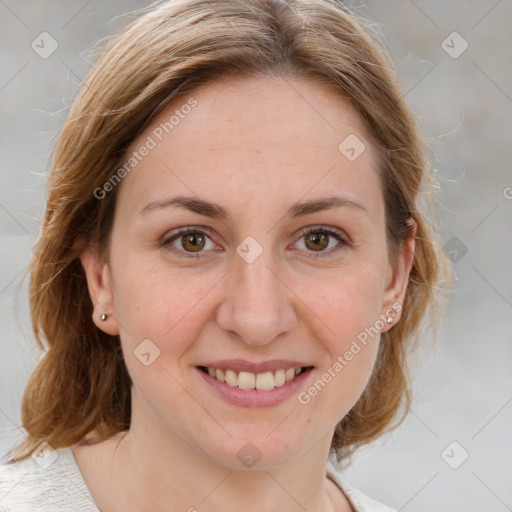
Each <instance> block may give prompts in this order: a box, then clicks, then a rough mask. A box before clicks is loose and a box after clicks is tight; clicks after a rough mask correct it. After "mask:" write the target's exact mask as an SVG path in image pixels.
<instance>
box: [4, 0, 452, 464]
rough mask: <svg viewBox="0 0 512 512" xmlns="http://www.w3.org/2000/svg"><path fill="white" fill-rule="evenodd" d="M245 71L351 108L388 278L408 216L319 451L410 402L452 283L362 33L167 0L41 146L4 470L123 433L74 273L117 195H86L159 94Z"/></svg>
mask: <svg viewBox="0 0 512 512" xmlns="http://www.w3.org/2000/svg"><path fill="white" fill-rule="evenodd" d="M257 75H266V76H270V77H284V78H289V77H290V78H301V79H304V80H313V81H316V82H321V83H325V84H330V85H332V86H334V88H335V90H337V91H339V94H340V96H341V97H343V98H345V99H348V100H349V101H350V103H351V104H352V106H353V107H354V108H355V109H356V111H357V113H358V114H359V116H360V118H361V120H362V121H363V124H364V127H365V130H366V134H367V136H368V137H369V139H370V140H371V142H372V144H373V145H374V146H375V148H376V149H377V154H378V157H379V177H380V182H381V187H382V192H383V197H384V202H385V213H386V237H387V243H388V255H389V259H390V262H391V263H392V265H393V266H396V262H397V255H398V251H399V249H400V247H401V246H403V244H404V242H405V241H406V240H407V238H408V237H409V236H410V234H411V219H413V220H414V221H415V223H416V225H417V231H416V235H415V255H414V261H413V266H412V269H411V273H410V276H409V282H408V286H407V290H406V294H405V300H404V303H403V310H402V318H401V320H400V321H399V322H398V323H397V324H396V325H394V326H393V327H392V328H391V329H390V330H388V331H387V332H385V333H383V334H382V335H381V342H380V346H379V350H378V354H377V361H376V364H375V366H374V369H373V373H372V375H371V377H370V379H369V381H368V383H367V386H366V388H365V390H364V391H363V393H362V394H361V396H360V397H359V399H358V401H357V402H356V403H355V405H354V406H353V407H352V409H351V410H350V411H349V412H348V413H347V414H346V416H345V417H344V418H343V419H342V420H341V421H340V422H339V424H338V425H337V426H336V429H335V433H334V436H333V439H332V443H331V454H335V455H336V459H337V462H338V463H339V462H340V461H342V460H345V459H346V458H349V456H350V455H351V454H352V453H353V452H354V451H355V450H356V449H357V448H358V447H360V446H362V445H364V444H366V443H369V442H371V441H373V440H375V439H376V438H377V437H379V436H380V435H382V434H383V433H384V432H386V431H389V430H391V429H392V428H394V427H396V426H397V425H398V424H400V423H401V422H402V421H403V418H404V417H405V415H406V413H407V408H408V406H409V405H410V401H411V390H410V376H409V372H408V366H407V360H408V358H407V356H408V354H409V352H410V349H411V346H412V345H413V340H414V339H417V338H418V337H419V333H420V332H422V331H423V329H422V324H423V323H424V318H426V317H427V315H428V317H429V318H430V323H429V328H430V327H431V326H432V325H434V324H435V325H437V319H438V317H439V313H440V312H442V307H441V299H440V296H439V293H437V292H438V291H439V290H441V289H442V286H441V285H442V283H443V282H449V278H450V277H451V273H450V272H451V271H450V268H449V263H448V261H447V258H446V255H445V254H444V253H443V251H442V249H441V244H440V239H439V238H438V234H437V232H436V230H435V228H433V227H432V226H431V225H430V222H429V220H428V219H427V217H426V213H429V214H431V213H432V212H431V211H428V210H427V211H426V212H422V211H420V206H419V203H418V202H419V201H420V199H421V198H423V197H426V198H427V199H428V197H430V191H431V190H434V189H435V188H436V185H437V183H436V181H435V180H434V177H433V174H432V172H431V169H430V166H429V164H428V158H427V153H428V151H427V148H426V145H425V143H424V141H423V137H422V135H421V133H420V131H419V128H418V126H417V122H416V120H415V118H414V116H413V114H412V113H411V111H410V109H409V108H408V107H407V105H406V104H405V102H404V100H403V92H402V90H401V87H400V85H399V83H398V79H397V77H396V73H395V71H394V68H393V66H392V64H391V62H390V60H389V57H388V55H387V53H386V51H385V50H384V49H383V47H382V45H381V44H380V41H379V38H378V36H377V35H376V33H375V31H374V29H373V28H372V26H371V23H370V22H367V21H365V20H363V19H362V18H360V17H359V16H358V15H356V14H354V13H351V12H350V11H348V10H347V8H346V7H345V6H343V5H342V4H341V3H339V2H337V1H335V0H172V1H168V2H163V3H158V4H157V5H154V4H153V5H152V6H150V9H149V10H148V12H146V13H143V15H142V16H140V17H139V18H137V19H135V20H134V21H132V22H131V23H130V24H129V25H128V26H127V27H126V28H125V29H123V30H122V32H121V33H120V34H118V35H117V36H115V37H114V38H112V39H110V40H108V44H107V45H106V48H105V49H104V51H103V53H102V54H101V55H100V57H99V59H98V61H97V63H96V65H95V66H94V67H93V68H92V69H91V71H90V72H89V74H88V76H87V78H86V79H85V81H84V83H83V84H82V85H81V87H80V88H79V90H78V93H77V95H76V98H75V99H74V101H73V104H72V107H71V110H70V112H69V115H68V118H67V120H66V121H65V123H64V125H63V127H62V128H61V131H60V133H59V135H58V138H57V140H56V143H55V145H54V148H53V151H52V159H51V168H50V171H49V176H48V196H47V206H46V211H45V215H44V219H43V223H42V227H41V230H40V234H39V238H38V241H37V246H36V250H35V253H34V256H33V258H32V260H31V262H30V266H29V272H30V285H29V301H30V311H31V320H32V328H33V332H34V335H35V339H36V342H37V345H38V346H39V348H40V349H41V350H42V351H43V354H42V357H41V359H40V361H39V362H38V364H37V366H36V368H35V369H34V371H33V373H32V374H31V376H30V378H29V380H28V383H27V386H26V388H25V391H24V395H23V400H22V424H23V427H24V429H25V430H26V436H25V438H24V439H23V440H22V441H21V442H20V443H19V444H18V445H17V446H15V447H14V448H12V449H11V451H10V452H9V453H10V454H12V453H14V455H15V456H14V457H12V458H11V459H10V460H9V461H8V463H13V462H16V461H19V460H23V459H24V458H26V457H28V456H30V454H31V453H33V451H34V450H35V449H36V448H37V447H38V446H39V445H40V444H41V443H42V442H44V441H46V442H47V443H49V445H50V446H51V447H53V448H54V449H58V448H64V447H68V446H71V445H73V444H75V443H77V442H79V441H82V442H85V441H84V437H85V436H86V435H87V434H89V433H90V432H91V431H93V430H94V431H95V433H96V437H93V438H89V439H88V440H87V441H86V442H85V443H86V444H94V443H96V442H100V441H102V440H105V439H108V438H110V437H111V436H113V435H114V434H116V433H118V432H121V431H126V430H127V429H129V427H130V417H131V389H130V388H131V384H132V381H131V378H130V376H129V374H128V371H127V368H126V366H125V362H124V359H123V355H122V352H121V347H120V339H119V336H112V335H109V334H106V333H104V332H102V331H101V330H100V329H98V328H97V327H96V325H95V324H94V322H93V320H92V312H93V306H92V302H91V299H90V296H89V293H88V288H87V282H86V279H85V274H84V270H83V268H82V265H81V262H80V255H81V253H82V252H83V251H84V250H85V249H86V248H89V247H93V248H96V249H97V250H99V251H100V253H101V254H104V253H105V251H106V248H107V247H108V241H109V236H110V232H111V229H112V223H113V214H114V209H115V204H116V195H117V191H116V188H115V187H113V189H112V191H110V192H109V193H108V194H106V195H105V197H104V198H102V199H101V200H99V199H97V198H96V197H95V195H94V191H95V190H96V189H97V188H98V187H101V186H103V184H104V183H106V182H107V181H108V180H109V179H111V177H112V176H113V175H114V173H115V171H116V169H119V167H120V166H121V165H122V162H123V160H124V159H125V158H126V148H127V147H129V145H130V144H131V143H132V142H133V141H134V140H135V139H136V138H137V136H138V135H139V134H140V133H141V132H142V131H143V130H144V129H145V128H146V127H147V126H148V124H149V123H151V121H152V119H154V117H155V116H156V115H157V114H158V113H159V112H161V110H162V109H163V108H164V107H165V106H166V105H167V104H168V103H169V102H170V101H171V100H172V99H173V98H176V97H178V96H181V95H185V94H189V93H190V92H191V91H193V90H194V88H196V87H198V86H200V85H202V84H206V83H208V82H211V81H213V80H215V79H217V78H220V77H227V76H240V77H251V76H257ZM117 188H119V187H117ZM429 204H430V203H429ZM401 404H403V405H404V406H405V407H403V411H402V412H403V414H402V415H401V416H400V417H399V418H397V417H398V416H399V415H398V412H399V411H400V409H401V407H400V406H401ZM394 420H397V421H395V422H394Z"/></svg>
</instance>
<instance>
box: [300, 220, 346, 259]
mask: <svg viewBox="0 0 512 512" xmlns="http://www.w3.org/2000/svg"><path fill="white" fill-rule="evenodd" d="M300 245H303V247H301V249H303V250H305V251H306V253H309V254H308V256H309V257H310V258H320V257H327V256H332V255H334V254H336V253H338V252H339V251H341V250H343V249H347V248H348V247H350V246H351V244H350V242H348V241H347V240H346V239H345V236H344V233H343V232H342V231H339V230H337V229H336V230H335V229H334V228H330V229H327V228H325V227H323V226H322V227H316V228H310V229H307V230H306V231H305V232H303V233H302V236H301V237H300Z"/></svg>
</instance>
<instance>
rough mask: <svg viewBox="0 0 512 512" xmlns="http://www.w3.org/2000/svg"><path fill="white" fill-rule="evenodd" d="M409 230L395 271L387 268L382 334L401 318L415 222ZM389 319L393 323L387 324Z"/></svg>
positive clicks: (411, 261) (412, 253)
mask: <svg viewBox="0 0 512 512" xmlns="http://www.w3.org/2000/svg"><path fill="white" fill-rule="evenodd" d="M409 224H410V225H411V230H410V234H409V237H408V238H407V240H406V241H405V242H404V243H403V244H402V245H401V247H400V250H399V254H398V261H397V265H396V270H395V269H392V268H391V266H389V267H388V269H389V270H388V279H387V285H386V290H385V292H384V297H383V300H382V318H383V319H384V324H385V327H384V328H383V329H382V332H385V331H387V330H389V329H391V328H392V327H393V326H394V325H396V323H397V322H398V321H399V320H400V317H401V316H402V310H403V303H404V299H405V292H406V291H407V285H408V284H409V274H410V272H411V268H412V264H413V261H414V248H415V243H414V240H415V238H416V230H417V228H418V226H417V224H416V221H415V220H414V219H410V221H409ZM389 317H391V318H392V319H393V321H392V322H391V323H388V322H387V321H386V320H387V318H389Z"/></svg>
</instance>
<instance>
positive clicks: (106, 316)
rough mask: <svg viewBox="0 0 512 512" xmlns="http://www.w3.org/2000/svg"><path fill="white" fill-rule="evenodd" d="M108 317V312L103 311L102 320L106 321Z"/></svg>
mask: <svg viewBox="0 0 512 512" xmlns="http://www.w3.org/2000/svg"><path fill="white" fill-rule="evenodd" d="M107 318H108V315H107V314H105V313H102V314H101V316H100V320H101V321H102V322H105V321H106V320H107Z"/></svg>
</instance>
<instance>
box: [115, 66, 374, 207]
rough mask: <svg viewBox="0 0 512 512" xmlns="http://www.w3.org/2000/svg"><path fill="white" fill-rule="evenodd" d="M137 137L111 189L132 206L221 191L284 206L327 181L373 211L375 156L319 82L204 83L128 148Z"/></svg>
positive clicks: (232, 198)
mask: <svg viewBox="0 0 512 512" xmlns="http://www.w3.org/2000/svg"><path fill="white" fill-rule="evenodd" d="M144 145H147V146H148V147H149V146H151V149H150V150H149V151H145V152H144V153H145V156H144V157H143V158H141V159H140V162H139V163H137V165H136V167H134V170H133V172H130V173H129V175H128V176H127V177H126V178H125V179H124V180H123V183H122V187H121V190H120V191H119V193H120V196H125V197H129V198H130V203H131V204H134V203H136V205H137V206H141V208H142V207H143V206H144V204H146V203H148V202H150V201H155V200H158V199H162V198H164V197H165V196H166V195H175V194H177V193H186V194H187V195H198V196H201V197H202V198H205V199H210V200H211V201H213V202H218V200H219V195H220V196H223V197H224V198H225V199H227V200H229V202H230V204H231V205H233V206H234V207H238V208H243V207H244V205H247V202H248V201H251V200H253V202H254V201H255V200H256V199H257V201H258V203H260V204H261V203H262V202H265V201H267V202H268V205H273V206H275V205H277V204H281V203H282V204H283V206H284V204H285V203H286V204H291V203H293V202H296V201H298V200H299V199H300V198H302V197H305V196H309V195H310V196H314V195H322V196H325V195H326V193H331V194H330V195H332V192H333V191H334V190H335V189H336V190H339V191H344V192H346V193H348V194H349V195H354V196H359V197H360V198H361V199H363V200H366V201H368V202H369V203H372V202H373V203H375V204H373V207H374V209H376V212H375V213H376V214H378V213H379V212H378V211H377V210H378V208H379V207H380V206H381V205H380V204H379V201H378V197H376V194H379V192H380V187H379V180H378V175H377V172H376V171H377V157H376V153H375V151H374V149H373V147H372V146H371V143H370V141H369V140H368V139H367V137H366V135H365V132H364V129H363V128H362V122H361V119H360V118H359V116H358V114H357V113H356V112H355V110H354V108H353V107H352V106H351V105H350V103H349V102H348V101H347V100H345V99H343V98H342V97H341V94H340V93H339V92H338V91H337V90H335V89H334V87H333V86H330V85H327V84H324V83H320V82H312V81H305V80H297V79H294V80H292V79H285V78H271V77H267V76H260V77H251V78H247V77H245V78H228V79H219V80H216V81H214V82H210V83H207V84H205V85H203V86H201V87H199V88H197V89H195V90H193V91H191V92H190V93H189V94H187V95H182V96H180V97H179V98H175V99H174V100H173V101H172V102H171V103H170V104H169V105H167V106H166V107H165V108H164V110H163V111H162V112H160V113H159V115H158V116H157V117H156V118H155V119H153V121H152V123H151V124H150V126H149V127H148V128H147V129H146V130H145V131H144V132H143V133H142V134H140V135H139V137H138V138H137V139H136V140H135V141H134V143H133V144H132V145H131V147H130V148H129V149H128V151H127V155H128V156H129V155H131V154H132V152H133V151H138V150H139V149H140V148H142V146H144ZM347 150H348V152H347ZM354 156H355V157H356V158H354ZM262 194H263V195H262ZM286 198H288V200H286ZM370 206H372V205H371V204H370ZM139 210H140V208H139Z"/></svg>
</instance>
